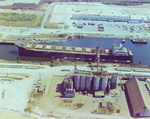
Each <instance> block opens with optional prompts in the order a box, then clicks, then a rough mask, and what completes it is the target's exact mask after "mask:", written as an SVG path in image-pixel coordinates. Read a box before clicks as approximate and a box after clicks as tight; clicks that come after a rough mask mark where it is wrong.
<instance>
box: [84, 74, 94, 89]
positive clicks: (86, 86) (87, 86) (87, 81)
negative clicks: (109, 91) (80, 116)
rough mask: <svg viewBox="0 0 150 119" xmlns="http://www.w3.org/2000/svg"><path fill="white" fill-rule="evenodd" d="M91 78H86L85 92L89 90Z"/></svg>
mask: <svg viewBox="0 0 150 119" xmlns="http://www.w3.org/2000/svg"><path fill="white" fill-rule="evenodd" d="M92 77H93V76H87V77H86V84H85V90H87V91H88V90H91V83H92Z"/></svg>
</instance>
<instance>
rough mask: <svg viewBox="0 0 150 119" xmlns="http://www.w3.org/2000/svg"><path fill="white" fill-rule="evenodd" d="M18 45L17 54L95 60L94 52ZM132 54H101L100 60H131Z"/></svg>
mask: <svg viewBox="0 0 150 119" xmlns="http://www.w3.org/2000/svg"><path fill="white" fill-rule="evenodd" d="M17 47H18V51H19V55H26V56H33V57H49V58H64V59H78V60H92V61H95V60H96V59H97V58H96V55H94V54H81V53H76V54H72V53H66V52H46V51H34V50H27V49H25V48H22V47H19V46H17ZM132 57H133V56H114V55H111V54H110V55H101V54H100V60H103V59H105V60H131V59H132Z"/></svg>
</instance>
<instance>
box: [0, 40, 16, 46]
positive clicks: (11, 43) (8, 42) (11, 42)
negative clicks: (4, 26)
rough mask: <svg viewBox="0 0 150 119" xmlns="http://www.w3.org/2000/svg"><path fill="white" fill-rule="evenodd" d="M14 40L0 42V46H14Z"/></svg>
mask: <svg viewBox="0 0 150 119" xmlns="http://www.w3.org/2000/svg"><path fill="white" fill-rule="evenodd" d="M15 42H16V40H1V41H0V44H5V45H14V44H15Z"/></svg>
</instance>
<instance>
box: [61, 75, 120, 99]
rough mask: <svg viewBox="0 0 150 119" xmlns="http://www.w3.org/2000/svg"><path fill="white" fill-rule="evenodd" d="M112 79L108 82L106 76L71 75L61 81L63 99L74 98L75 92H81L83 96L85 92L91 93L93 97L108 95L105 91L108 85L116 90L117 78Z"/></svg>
mask: <svg viewBox="0 0 150 119" xmlns="http://www.w3.org/2000/svg"><path fill="white" fill-rule="evenodd" d="M112 77H113V78H112V79H111V80H110V81H109V78H108V77H107V76H98V75H89V74H87V75H86V74H82V73H80V74H79V73H77V74H72V76H70V77H68V78H65V79H64V80H63V89H64V92H65V94H64V95H65V97H68V98H69V97H70V98H71V97H74V96H73V95H75V94H74V93H75V91H76V92H78V91H82V92H83V94H84V92H87V91H93V96H94V97H105V95H106V94H108V93H107V91H106V90H107V88H108V87H109V86H108V85H110V84H109V83H111V85H112V86H111V87H113V89H115V88H117V85H118V77H115V76H112ZM68 89H69V90H68ZM72 90H74V91H72ZM69 93H70V94H69ZM71 93H72V94H71ZM69 95H71V96H69Z"/></svg>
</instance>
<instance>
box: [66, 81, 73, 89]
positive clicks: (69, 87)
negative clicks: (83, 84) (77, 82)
mask: <svg viewBox="0 0 150 119" xmlns="http://www.w3.org/2000/svg"><path fill="white" fill-rule="evenodd" d="M67 88H68V89H73V82H72V81H71V79H69V80H68V86H67Z"/></svg>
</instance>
